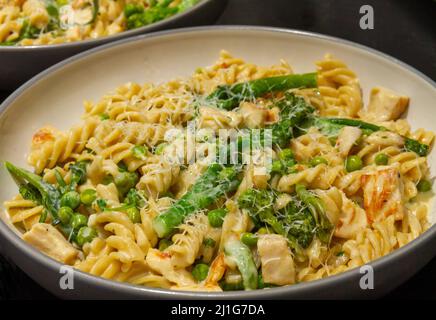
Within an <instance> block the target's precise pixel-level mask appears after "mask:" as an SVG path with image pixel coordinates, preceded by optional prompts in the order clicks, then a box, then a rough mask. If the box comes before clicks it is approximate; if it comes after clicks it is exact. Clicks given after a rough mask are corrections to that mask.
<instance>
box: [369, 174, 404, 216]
mask: <svg viewBox="0 0 436 320" xmlns="http://www.w3.org/2000/svg"><path fill="white" fill-rule="evenodd" d="M399 175H400V173H399V171H398V167H397V166H384V167H379V168H376V169H375V170H374V171H372V172H369V173H366V174H363V175H362V177H361V182H362V187H363V205H364V208H365V211H366V215H367V217H368V220H369V222H371V223H372V222H374V221H380V220H383V219H385V218H386V217H388V216H390V215H392V214H393V215H395V219H396V220H401V219H402V218H403V215H404V207H403V202H402V195H401V194H402V189H403V188H402V185H401V181H400V176H399Z"/></svg>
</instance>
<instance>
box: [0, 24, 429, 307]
mask: <svg viewBox="0 0 436 320" xmlns="http://www.w3.org/2000/svg"><path fill="white" fill-rule="evenodd" d="M215 31H223V32H232V31H245V32H255V33H256V32H265V33H270V34H277V33H279V34H290V35H294V36H299V37H303V38H304V37H309V38H315V39H320V40H326V41H329V42H339V43H340V44H344V45H347V46H351V47H354V48H356V49H359V50H363V51H366V52H369V53H372V54H373V55H375V56H378V57H381V58H383V59H385V60H388V61H390V62H392V63H394V64H395V65H397V66H399V67H402V68H405V69H407V70H408V71H410V72H412V73H414V74H415V75H417V76H418V77H420V78H422V79H423V80H424V81H425V82H427V83H428V84H429V85H430V86H431V87H433V88H434V89H435V90H436V82H435V81H433V80H432V79H431V78H430V77H428V76H427V75H425V74H424V73H422V72H421V71H419V70H417V69H415V68H414V67H412V66H410V65H408V64H406V63H404V62H402V61H400V60H398V59H396V58H394V57H392V56H390V55H388V54H385V53H382V52H380V51H378V50H376V49H373V48H370V47H367V46H365V45H361V44H358V43H355V42H352V41H349V40H345V39H341V38H338V37H333V36H328V35H323V34H319V33H314V32H307V31H301V30H295V29H286V28H275V27H263V26H251V25H225V26H202V27H190V28H178V29H173V30H164V31H158V32H152V33H149V34H142V35H138V36H135V37H130V38H126V39H121V40H118V41H115V42H110V43H107V44H104V45H102V46H99V47H96V48H93V49H89V50H86V51H84V52H81V53H79V54H76V55H74V56H72V57H70V58H67V59H65V60H63V61H61V62H59V63H57V64H55V65H53V66H51V67H49V68H48V69H46V70H44V71H42V72H41V73H39V74H37V75H36V76H34V77H33V78H31V79H30V80H28V81H27V82H25V83H24V84H23V85H21V86H20V87H19V88H18V89H16V90H15V91H14V92H13V93H12V94H11V95H10V96H9V97H8V98H7V99H6V100H5V101H4V102H3V103H2V104H1V105H0V118H1V117H2V116H3V114H4V113H5V112H6V111H7V110H8V109H9V106H10V105H11V104H12V103H13V102H14V100H16V99H17V98H19V96H21V95H22V94H23V93H25V92H26V91H27V90H28V89H30V88H31V87H32V86H33V85H34V84H35V83H37V82H38V81H39V80H40V79H43V78H44V77H46V76H48V75H50V74H51V73H53V72H55V71H57V70H59V69H61V68H63V67H64V66H66V65H69V64H72V63H74V62H76V61H79V60H82V59H86V58H87V57H88V56H91V55H93V54H96V53H99V52H101V51H105V50H106V49H110V48H113V47H117V46H123V45H125V44H128V43H133V42H141V41H143V40H148V39H153V38H159V37H165V36H173V35H179V36H180V35H183V34H192V33H194V34H195V33H202V32H204V33H208V32H215ZM2 210H4V208H2ZM0 233H1V234H2V235H3V236H4V237H5V238H6V241H8V242H10V243H12V244H13V245H14V246H15V248H14V249H18V250H19V252H20V254H24V255H26V256H27V257H29V258H30V259H33V260H34V261H35V262H37V263H38V264H42V265H44V266H45V267H46V268H47V269H50V270H52V271H56V272H58V271H59V269H60V267H61V266H62V264H61V263H60V262H58V261H56V260H54V259H52V258H50V257H48V256H46V255H45V254H43V253H41V252H40V251H38V250H37V249H36V248H33V247H32V246H31V245H29V244H27V243H26V242H25V241H23V240H22V239H21V238H20V237H19V236H18V234H17V233H16V232H14V231H13V230H12V229H11V228H10V226H8V225H7V223H6V222H5V221H3V219H1V218H0ZM434 238H436V223H434V224H433V225H432V226H431V227H430V228H429V229H428V230H426V231H425V232H424V233H423V234H421V235H420V236H419V237H418V238H416V239H414V240H413V241H411V242H409V243H408V244H406V245H405V246H403V247H401V248H398V249H396V250H394V251H393V252H391V253H389V254H388V255H385V256H383V257H380V258H378V259H376V260H373V261H371V262H369V263H368V264H366V265H370V266H372V267H373V268H374V269H376V268H381V267H383V266H386V265H389V264H393V263H395V261H396V260H398V259H399V258H400V257H401V256H403V255H405V254H407V253H409V252H410V251H412V250H414V249H416V248H418V247H422V246H426V244H427V243H429V242H431V241H432V240H433V239H434ZM359 274H360V272H359V268H353V269H350V270H347V271H345V272H342V273H339V274H336V275H332V276H329V277H326V278H323V279H319V280H315V281H310V282H302V283H298V284H294V285H289V286H283V287H277V288H270V289H266V290H253V291H227V292H195V291H176V290H169V289H159V288H152V287H145V286H140V285H134V284H129V283H125V282H118V281H114V280H109V279H104V278H101V277H98V276H94V275H91V274H89V273H86V272H82V271H79V270H76V269H74V275H75V277H77V278H78V279H80V281H81V282H83V283H85V282H86V283H89V282H91V283H93V284H94V285H96V286H99V287H101V289H104V290H109V291H112V292H117V294H119V295H123V294H126V295H132V294H134V295H135V296H136V297H139V296H141V295H142V297H143V298H150V297H154V298H166V299H200V298H202V299H253V298H256V299H259V298H263V299H271V298H277V297H279V296H281V295H283V296H286V294H289V293H296V292H316V291H319V290H325V289H328V288H332V287H334V286H335V285H337V284H339V283H341V282H342V281H344V282H346V281H351V280H353V279H355V277H356V276H359Z"/></svg>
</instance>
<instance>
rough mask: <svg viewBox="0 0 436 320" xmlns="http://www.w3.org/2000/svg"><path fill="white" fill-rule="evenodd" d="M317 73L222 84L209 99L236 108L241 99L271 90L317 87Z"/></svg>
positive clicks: (223, 106)
mask: <svg viewBox="0 0 436 320" xmlns="http://www.w3.org/2000/svg"><path fill="white" fill-rule="evenodd" d="M316 86H317V75H316V73H306V74H293V75H286V76H277V77H270V78H262V79H257V80H252V81H247V82H242V83H237V84H234V85H221V86H218V88H217V89H216V90H215V91H214V92H212V93H211V94H210V95H209V96H208V97H207V100H209V101H210V102H212V103H214V104H216V105H217V107H219V108H222V109H227V110H231V109H234V108H236V107H237V106H238V105H239V103H240V102H241V101H244V100H249V99H253V98H256V97H261V96H263V95H265V94H267V93H270V92H276V91H286V90H289V89H295V88H315V87H316Z"/></svg>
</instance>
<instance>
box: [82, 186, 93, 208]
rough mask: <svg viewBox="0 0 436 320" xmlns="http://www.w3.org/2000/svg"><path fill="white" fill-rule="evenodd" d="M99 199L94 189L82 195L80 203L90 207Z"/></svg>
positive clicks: (85, 191) (87, 190)
mask: <svg viewBox="0 0 436 320" xmlns="http://www.w3.org/2000/svg"><path fill="white" fill-rule="evenodd" d="M95 199H97V192H96V191H95V190H94V189H86V190H83V192H82V193H81V194H80V201H81V202H82V203H83V204H84V205H85V206H90V205H91V204H92V203H93V202H94V201H95Z"/></svg>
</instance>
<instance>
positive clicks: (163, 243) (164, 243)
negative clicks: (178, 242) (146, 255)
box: [159, 239, 173, 251]
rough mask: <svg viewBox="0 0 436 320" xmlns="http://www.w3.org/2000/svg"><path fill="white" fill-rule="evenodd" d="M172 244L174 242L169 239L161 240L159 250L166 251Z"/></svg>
mask: <svg viewBox="0 0 436 320" xmlns="http://www.w3.org/2000/svg"><path fill="white" fill-rule="evenodd" d="M172 244H173V242H172V241H171V240H169V239H161V240H160V241H159V250H160V251H164V250H165V249H166V248H168V247H169V246H170V245H172Z"/></svg>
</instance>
